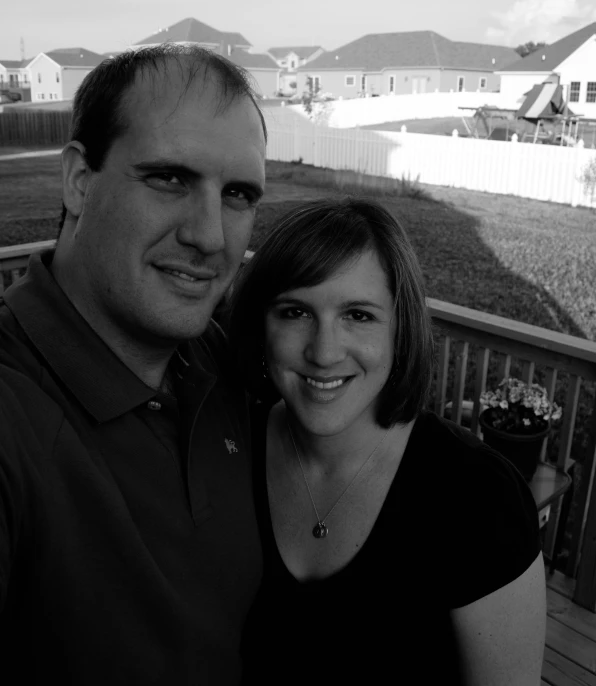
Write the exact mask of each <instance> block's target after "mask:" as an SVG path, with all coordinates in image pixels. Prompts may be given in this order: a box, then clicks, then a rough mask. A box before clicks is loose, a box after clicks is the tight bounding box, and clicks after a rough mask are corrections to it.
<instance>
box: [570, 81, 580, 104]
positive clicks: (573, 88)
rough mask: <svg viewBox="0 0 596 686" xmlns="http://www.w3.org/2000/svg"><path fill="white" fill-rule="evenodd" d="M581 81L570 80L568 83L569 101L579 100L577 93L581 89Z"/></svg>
mask: <svg viewBox="0 0 596 686" xmlns="http://www.w3.org/2000/svg"><path fill="white" fill-rule="evenodd" d="M581 87H582V85H581V82H580V81H572V82H571V83H570V84H569V102H579V93H580V91H581Z"/></svg>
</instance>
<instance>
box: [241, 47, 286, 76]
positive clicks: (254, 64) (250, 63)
mask: <svg viewBox="0 0 596 686" xmlns="http://www.w3.org/2000/svg"><path fill="white" fill-rule="evenodd" d="M229 59H230V60H231V61H232V62H234V63H235V64H238V65H240V66H241V67H244V68H245V69H275V70H276V71H279V67H278V66H277V62H276V61H275V60H274V59H273V58H272V57H271V55H261V54H255V55H253V54H252V53H250V52H246V50H232V53H231V54H230V55H229Z"/></svg>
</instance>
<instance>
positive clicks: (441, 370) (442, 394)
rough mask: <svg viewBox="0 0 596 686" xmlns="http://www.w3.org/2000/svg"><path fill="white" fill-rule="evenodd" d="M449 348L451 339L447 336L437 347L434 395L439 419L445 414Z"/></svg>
mask: <svg viewBox="0 0 596 686" xmlns="http://www.w3.org/2000/svg"><path fill="white" fill-rule="evenodd" d="M450 347H451V338H450V337H449V336H445V338H443V340H442V341H441V344H440V346H439V365H438V369H437V386H436V393H435V412H436V413H437V414H438V415H439V416H441V417H442V416H443V415H444V414H445V402H446V398H447V374H448V372H449V349H450Z"/></svg>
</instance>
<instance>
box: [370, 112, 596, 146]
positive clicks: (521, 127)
mask: <svg viewBox="0 0 596 686" xmlns="http://www.w3.org/2000/svg"><path fill="white" fill-rule="evenodd" d="M464 118H465V119H466V121H467V123H468V126H469V127H470V130H472V129H473V124H472V117H468V116H466V117H464ZM404 125H405V127H406V128H407V130H408V131H409V132H410V133H427V134H433V135H436V136H451V134H452V133H453V130H454V129H457V131H458V133H459V135H460V136H467V135H468V133H467V131H466V127H465V125H464V123H463V121H462V117H436V118H435V119H404V120H402V121H390V122H384V123H382V124H369V125H367V126H362V127H360V128H362V129H371V130H374V131H401V127H402V126H404ZM493 127H494V130H493V132H492V134H491V139H492V140H499V141H504V140H511V136H512V135H513V134H514V133H516V132H517V134H518V135H519V137H520V140H521V137H522V134H523V132H524V131H528V132H530V133H532V134H533V132H534V126H533V125H531V124H529V123H527V122H523V121H519V122H515V121H512V122H509V126H507V123H506V122H505V121H503V120H501V121H499V120H495V121H494V122H493ZM478 130H479V135H480V137H481V138H484V137H485V128H484V125H483V124H482V123H480V125H479V127H478ZM579 138H583V139H584V143H585V145H586V148H596V122H593V123H588V122H582V123H580V130H579ZM526 142H527V141H526Z"/></svg>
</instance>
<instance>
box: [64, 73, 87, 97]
mask: <svg viewBox="0 0 596 686" xmlns="http://www.w3.org/2000/svg"><path fill="white" fill-rule="evenodd" d="M92 71H93V69H92V68H89V69H82V68H81V67H76V68H72V67H63V68H62V100H72V99H73V98H74V96H75V93H76V91H77V88H78V87H79V86H80V85H81V83H83V79H84V78H85V76H87V74H89V73H90V72H92Z"/></svg>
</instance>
